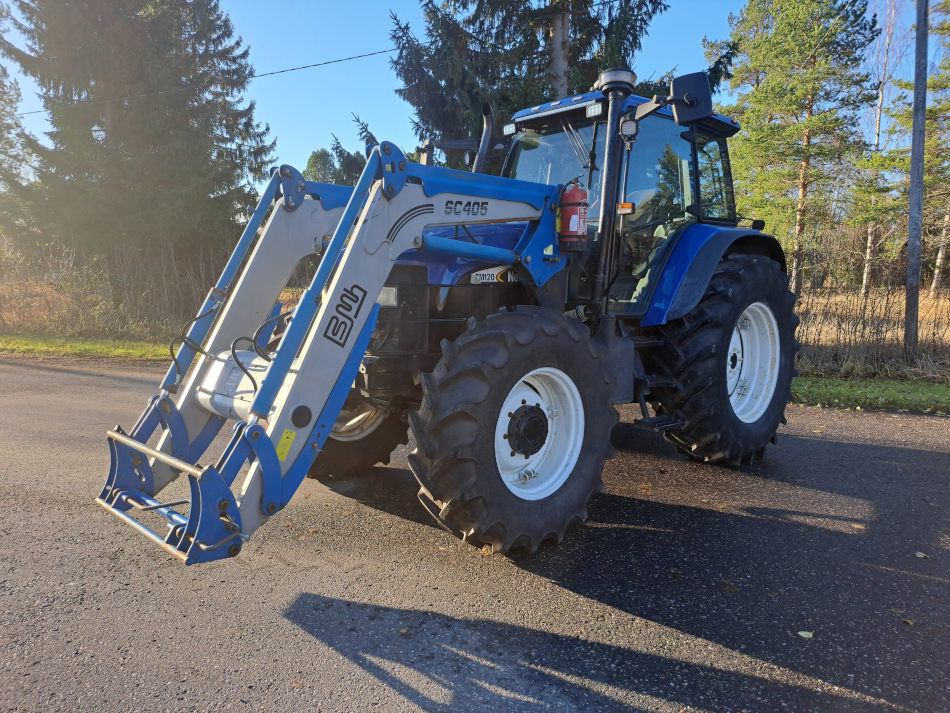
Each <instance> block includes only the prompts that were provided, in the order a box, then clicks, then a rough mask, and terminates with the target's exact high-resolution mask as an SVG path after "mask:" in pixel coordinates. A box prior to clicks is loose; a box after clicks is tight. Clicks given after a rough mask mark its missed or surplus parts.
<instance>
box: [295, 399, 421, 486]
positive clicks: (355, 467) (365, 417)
mask: <svg viewBox="0 0 950 713" xmlns="http://www.w3.org/2000/svg"><path fill="white" fill-rule="evenodd" d="M408 441H409V429H408V427H407V426H406V423H405V421H403V420H402V418H401V417H400V416H399V415H397V414H393V413H386V412H384V411H379V410H376V409H372V408H368V407H367V405H366V404H365V402H363V401H362V400H361V399H360V398H359V393H358V392H356V391H351V392H350V395H349V396H348V397H347V399H346V402H345V403H344V405H343V411H341V413H340V417H339V418H338V419H337V421H336V423H335V424H334V426H333V430H332V431H331V432H330V437H329V438H327V440H326V443H324V444H323V449H322V450H321V451H320V455H319V456H318V457H317V459H316V460H315V461H314V462H313V465H312V466H311V467H310V472H308V473H307V477H308V478H318V477H320V476H332V477H334V478H349V477H352V476H354V475H358V474H359V473H363V472H366V471H367V470H369V469H370V468H372V467H373V466H374V465H376V464H377V463H382V464H383V465H388V464H389V459H390V455H391V454H392V452H393V451H394V450H396V448H397V447H398V446H400V445H405V444H406V443H407V442H408Z"/></svg>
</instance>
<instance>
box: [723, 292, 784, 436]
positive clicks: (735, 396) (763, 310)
mask: <svg viewBox="0 0 950 713" xmlns="http://www.w3.org/2000/svg"><path fill="white" fill-rule="evenodd" d="M779 347H780V344H779V335H778V322H777V321H776V319H775V315H774V314H773V313H772V310H771V308H769V306H768V305H767V304H765V303H764V302H753V303H752V304H750V305H749V306H748V307H746V308H745V311H744V312H743V313H742V314H741V315H740V316H739V320H738V321H737V322H736V325H735V327H733V330H732V340H731V341H730V342H729V352H728V353H727V354H726V385H727V388H728V390H729V402H730V403H731V404H732V410H733V412H734V413H735V414H736V417H737V418H738V419H739V420H740V421H743V422H744V423H753V422H755V421H758V420H759V419H760V418H761V417H762V414H764V413H765V411H766V410H767V409H768V407H769V404H770V403H772V396H773V395H774V394H775V384H776V382H777V381H778V371H779V365H780V359H781V350H780V348H779Z"/></svg>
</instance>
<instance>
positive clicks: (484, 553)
mask: <svg viewBox="0 0 950 713" xmlns="http://www.w3.org/2000/svg"><path fill="white" fill-rule="evenodd" d="M490 554H491V545H485V546H484V547H482V557H488V556H489V555H490Z"/></svg>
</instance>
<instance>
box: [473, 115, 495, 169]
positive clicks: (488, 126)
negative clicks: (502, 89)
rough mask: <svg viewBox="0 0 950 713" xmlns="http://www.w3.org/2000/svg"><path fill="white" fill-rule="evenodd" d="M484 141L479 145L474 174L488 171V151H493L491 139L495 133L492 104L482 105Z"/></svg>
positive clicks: (474, 162) (474, 163)
mask: <svg viewBox="0 0 950 713" xmlns="http://www.w3.org/2000/svg"><path fill="white" fill-rule="evenodd" d="M482 121H483V128H482V140H481V142H480V143H479V144H478V153H477V154H475V161H473V162H472V173H485V171H487V170H488V151H489V149H491V137H492V134H493V133H495V112H494V111H492V108H491V104H490V103H488V102H485V103H484V104H482Z"/></svg>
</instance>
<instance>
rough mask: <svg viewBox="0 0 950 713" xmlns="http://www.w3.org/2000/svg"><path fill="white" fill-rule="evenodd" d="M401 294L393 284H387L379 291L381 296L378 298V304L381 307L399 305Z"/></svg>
mask: <svg viewBox="0 0 950 713" xmlns="http://www.w3.org/2000/svg"><path fill="white" fill-rule="evenodd" d="M398 297H399V294H398V292H397V291H396V288H395V287H393V286H392V285H386V286H385V287H383V289H381V290H380V291H379V297H377V298H376V304H378V305H380V306H381V307H398V306H399V299H398Z"/></svg>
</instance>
